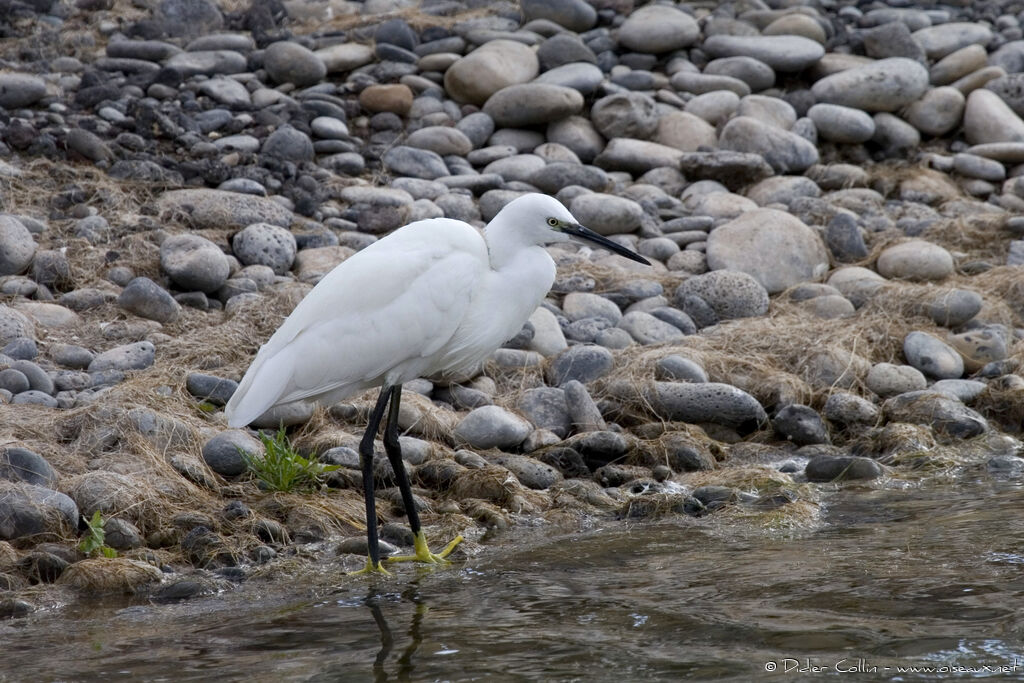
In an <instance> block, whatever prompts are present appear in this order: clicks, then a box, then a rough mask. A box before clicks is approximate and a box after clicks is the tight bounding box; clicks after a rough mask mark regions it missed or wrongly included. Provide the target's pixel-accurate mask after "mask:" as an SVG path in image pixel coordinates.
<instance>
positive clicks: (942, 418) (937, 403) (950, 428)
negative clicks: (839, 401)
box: [882, 390, 988, 439]
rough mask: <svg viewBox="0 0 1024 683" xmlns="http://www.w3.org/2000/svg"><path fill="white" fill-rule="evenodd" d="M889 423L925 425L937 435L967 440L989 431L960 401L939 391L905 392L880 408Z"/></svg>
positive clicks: (983, 422)
mask: <svg viewBox="0 0 1024 683" xmlns="http://www.w3.org/2000/svg"><path fill="white" fill-rule="evenodd" d="M882 408H883V411H884V413H885V416H886V418H887V419H888V420H889V421H890V422H908V423H910V424H919V425H927V426H929V427H931V428H932V429H933V430H935V431H936V432H938V433H939V434H945V435H948V436H952V437H956V438H958V439H970V438H971V437H974V436H978V435H979V434H983V433H984V432H986V431H987V430H988V422H987V421H986V420H985V418H984V417H982V416H981V415H979V414H978V413H977V412H975V411H974V410H971V409H970V408H968V407H967V406H965V405H964V404H963V403H961V402H960V401H959V400H957V399H955V398H952V397H950V396H949V395H948V394H945V393H942V392H939V391H930V390H922V391H907V392H904V393H901V394H899V395H897V396H894V397H893V398H890V399H889V400H887V401H886V402H885V403H884V404H883V406H882Z"/></svg>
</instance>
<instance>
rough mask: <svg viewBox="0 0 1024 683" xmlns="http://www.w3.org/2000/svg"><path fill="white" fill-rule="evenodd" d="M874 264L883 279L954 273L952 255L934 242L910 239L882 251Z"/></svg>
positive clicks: (926, 277)
mask: <svg viewBox="0 0 1024 683" xmlns="http://www.w3.org/2000/svg"><path fill="white" fill-rule="evenodd" d="M876 267H877V269H878V273H879V274H880V275H882V276H883V277H886V278H902V279H907V280H943V279H945V278H947V277H949V276H950V275H952V274H953V256H952V255H951V254H950V253H949V252H948V251H947V250H946V249H944V248H943V247H940V246H939V245H937V244H932V243H931V242H925V241H924V240H911V241H909V242H903V243H902V244H897V245H894V246H891V247H888V248H887V249H885V250H884V251H882V253H881V254H880V255H879V256H878V263H877V264H876Z"/></svg>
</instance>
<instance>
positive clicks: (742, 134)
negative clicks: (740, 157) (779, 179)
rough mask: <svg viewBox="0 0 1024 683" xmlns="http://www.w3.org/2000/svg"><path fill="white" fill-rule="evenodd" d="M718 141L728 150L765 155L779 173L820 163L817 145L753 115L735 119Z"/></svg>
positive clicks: (730, 122)
mask: <svg viewBox="0 0 1024 683" xmlns="http://www.w3.org/2000/svg"><path fill="white" fill-rule="evenodd" d="M718 142H719V145H720V146H721V148H722V149H725V150H732V151H736V152H746V153H752V154H758V155H760V156H762V157H763V158H764V160H765V161H767V162H768V164H769V165H770V166H771V167H772V168H773V169H774V170H775V172H776V173H798V172H801V171H806V170H807V169H808V168H810V167H811V166H813V165H814V164H816V163H818V150H817V148H816V147H815V146H814V145H813V144H811V143H810V142H808V141H807V140H805V139H804V138H802V137H800V136H799V135H797V134H796V133H791V132H789V131H787V130H783V129H781V128H778V127H776V126H772V125H770V124H767V123H764V122H762V121H760V120H758V119H756V118H754V117H752V116H737V117H736V118H733V119H731V120H730V121H729V123H727V124H725V127H724V128H723V129H722V133H721V135H720V136H719V140H718Z"/></svg>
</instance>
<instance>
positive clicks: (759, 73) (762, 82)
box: [704, 57, 775, 92]
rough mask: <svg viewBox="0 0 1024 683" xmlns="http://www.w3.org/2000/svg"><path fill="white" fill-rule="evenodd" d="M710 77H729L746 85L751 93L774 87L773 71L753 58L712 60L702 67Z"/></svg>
mask: <svg viewBox="0 0 1024 683" xmlns="http://www.w3.org/2000/svg"><path fill="white" fill-rule="evenodd" d="M704 73H705V74H709V75H712V76H730V77H732V78H736V79H738V80H741V81H743V82H744V83H746V84H747V86H748V87H749V88H750V90H751V91H753V92H758V91H760V90H767V89H768V88H770V87H772V86H773V85H775V71H774V70H773V69H772V68H771V67H770V66H768V65H767V64H765V63H764V62H762V61H759V60H757V59H754V58H753V57H723V58H722V59H713V60H711V61H710V62H708V64H707V66H705V67H704Z"/></svg>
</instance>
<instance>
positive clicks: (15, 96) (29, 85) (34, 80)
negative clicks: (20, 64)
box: [0, 73, 46, 110]
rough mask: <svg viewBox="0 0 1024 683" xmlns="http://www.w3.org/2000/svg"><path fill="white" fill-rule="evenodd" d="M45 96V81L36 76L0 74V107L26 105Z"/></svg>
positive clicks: (10, 108)
mask: <svg viewBox="0 0 1024 683" xmlns="http://www.w3.org/2000/svg"><path fill="white" fill-rule="evenodd" d="M45 96H46V83H45V82H44V81H43V80H42V79H41V78H38V77H36V76H31V75H29V74H21V73H3V74H0V108H3V109H7V110H14V109H21V108H23V107H28V106H31V105H33V104H35V103H36V102H38V101H39V100H41V99H42V98H43V97H45Z"/></svg>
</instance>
